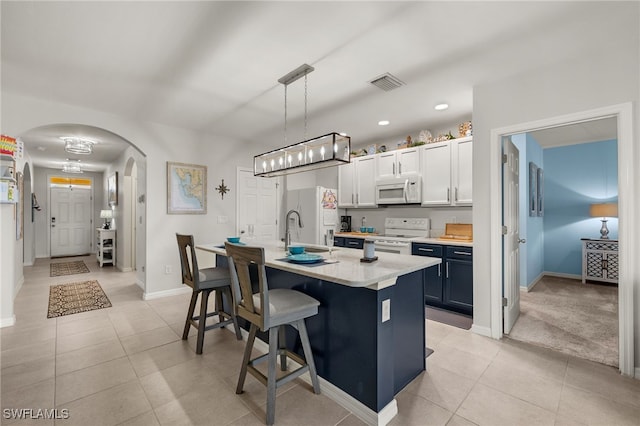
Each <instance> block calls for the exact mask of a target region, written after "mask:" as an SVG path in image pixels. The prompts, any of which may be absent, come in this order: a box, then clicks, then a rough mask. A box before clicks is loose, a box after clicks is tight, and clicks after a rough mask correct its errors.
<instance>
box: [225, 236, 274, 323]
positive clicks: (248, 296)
mask: <svg viewBox="0 0 640 426" xmlns="http://www.w3.org/2000/svg"><path fill="white" fill-rule="evenodd" d="M224 247H225V250H226V251H227V256H228V260H229V270H230V273H231V287H232V288H233V292H234V299H235V302H236V314H237V315H239V316H241V317H242V318H244V319H246V320H247V321H249V322H251V323H253V324H255V325H256V326H258V327H259V328H260V330H262V331H265V330H268V329H269V328H270V324H269V285H268V284H267V272H266V268H265V263H264V249H263V248H262V247H250V246H241V245H238V244H233V243H229V242H225V243H224ZM251 265H255V266H256V267H257V268H258V285H259V287H258V293H255V294H254V293H253V286H252V283H251V274H250V268H249V266H251ZM256 295H257V296H258V297H255V296H256Z"/></svg>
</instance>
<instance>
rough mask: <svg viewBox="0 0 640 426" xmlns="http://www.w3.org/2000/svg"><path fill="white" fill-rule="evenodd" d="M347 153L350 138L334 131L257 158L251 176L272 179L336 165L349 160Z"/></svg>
mask: <svg viewBox="0 0 640 426" xmlns="http://www.w3.org/2000/svg"><path fill="white" fill-rule="evenodd" d="M350 152H351V138H350V137H349V136H343V135H341V134H339V133H335V132H333V133H329V134H326V135H324V136H320V137H317V138H313V139H309V140H306V141H303V142H299V143H296V144H293V145H289V146H287V147H284V148H279V149H275V150H273V151H269V152H265V153H263V154H260V155H256V156H255V157H253V174H254V175H255V176H263V177H273V176H283V175H287V174H292V173H298V172H305V171H308V170H316V169H321V168H324V167H330V166H339V165H341V164H345V163H348V162H349V161H350V159H349V154H350Z"/></svg>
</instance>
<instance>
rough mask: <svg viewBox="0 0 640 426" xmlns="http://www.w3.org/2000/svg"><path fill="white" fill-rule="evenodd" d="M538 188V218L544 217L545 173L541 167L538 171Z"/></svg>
mask: <svg viewBox="0 0 640 426" xmlns="http://www.w3.org/2000/svg"><path fill="white" fill-rule="evenodd" d="M536 188H537V190H538V192H537V200H538V206H537V207H538V216H544V172H543V170H542V168H541V167H538V170H537V171H536Z"/></svg>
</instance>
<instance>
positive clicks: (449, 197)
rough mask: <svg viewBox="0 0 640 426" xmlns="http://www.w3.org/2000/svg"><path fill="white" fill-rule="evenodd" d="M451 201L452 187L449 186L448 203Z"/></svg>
mask: <svg viewBox="0 0 640 426" xmlns="http://www.w3.org/2000/svg"><path fill="white" fill-rule="evenodd" d="M450 201H451V188H447V203H448V202H450Z"/></svg>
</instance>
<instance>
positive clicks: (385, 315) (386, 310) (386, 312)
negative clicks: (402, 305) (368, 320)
mask: <svg viewBox="0 0 640 426" xmlns="http://www.w3.org/2000/svg"><path fill="white" fill-rule="evenodd" d="M390 319H391V299H385V300H383V301H382V322H385V321H389V320H390Z"/></svg>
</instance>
